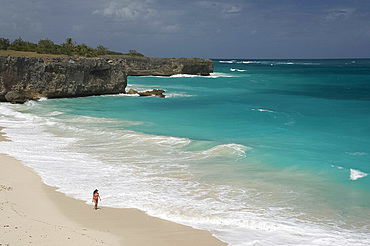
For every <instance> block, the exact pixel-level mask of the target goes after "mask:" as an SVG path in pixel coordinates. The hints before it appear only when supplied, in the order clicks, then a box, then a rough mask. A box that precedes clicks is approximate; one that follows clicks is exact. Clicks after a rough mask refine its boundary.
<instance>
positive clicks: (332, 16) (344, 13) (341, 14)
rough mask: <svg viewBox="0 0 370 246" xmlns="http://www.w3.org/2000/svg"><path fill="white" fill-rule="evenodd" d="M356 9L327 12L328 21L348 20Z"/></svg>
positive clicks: (337, 9) (339, 9) (338, 9)
mask: <svg viewBox="0 0 370 246" xmlns="http://www.w3.org/2000/svg"><path fill="white" fill-rule="evenodd" d="M355 11H356V9H354V8H336V9H329V10H328V11H327V15H326V19H327V20H332V21H333V20H338V19H347V18H349V17H350V16H351V15H352V14H353V13H354V12H355Z"/></svg>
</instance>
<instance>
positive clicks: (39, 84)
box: [0, 55, 213, 103]
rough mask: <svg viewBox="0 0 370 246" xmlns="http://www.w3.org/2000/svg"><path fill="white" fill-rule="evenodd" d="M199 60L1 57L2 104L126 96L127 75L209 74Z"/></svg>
mask: <svg viewBox="0 0 370 246" xmlns="http://www.w3.org/2000/svg"><path fill="white" fill-rule="evenodd" d="M212 72H213V62H212V61H211V60H208V59H197V58H149V57H129V56H112V57H98V58H81V57H58V58H52V57H15V56H9V55H3V56H0V101H3V102H4V101H5V102H6V101H8V102H17V103H22V102H25V101H26V100H29V99H38V98H41V97H48V98H60V97H81V96H91V95H104V94H118V93H125V89H126V85H127V76H149V75H153V76H171V75H175V74H195V75H196V74H198V75H209V74H210V73H212Z"/></svg>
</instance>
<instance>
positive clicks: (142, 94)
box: [138, 89, 166, 98]
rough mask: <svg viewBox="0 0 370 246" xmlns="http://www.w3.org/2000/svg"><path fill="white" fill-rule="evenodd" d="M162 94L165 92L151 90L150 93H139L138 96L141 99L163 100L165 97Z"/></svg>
mask: <svg viewBox="0 0 370 246" xmlns="http://www.w3.org/2000/svg"><path fill="white" fill-rule="evenodd" d="M164 92H165V91H164V90H157V89H154V90H151V91H145V92H139V93H138V94H139V95H140V96H141V97H148V96H157V97H162V98H164V97H166V96H165V95H163V93H164Z"/></svg>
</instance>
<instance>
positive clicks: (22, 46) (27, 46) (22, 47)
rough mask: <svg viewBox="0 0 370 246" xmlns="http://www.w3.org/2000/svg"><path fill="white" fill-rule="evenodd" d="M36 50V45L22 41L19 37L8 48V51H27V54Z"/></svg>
mask: <svg viewBox="0 0 370 246" xmlns="http://www.w3.org/2000/svg"><path fill="white" fill-rule="evenodd" d="M36 48H37V44H33V43H30V42H26V41H23V40H22V38H21V37H19V38H17V39H15V40H14V41H13V42H12V43H11V45H10V46H9V47H8V49H9V50H18V51H29V52H35V51H36Z"/></svg>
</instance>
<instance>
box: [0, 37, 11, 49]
mask: <svg viewBox="0 0 370 246" xmlns="http://www.w3.org/2000/svg"><path fill="white" fill-rule="evenodd" d="M9 46H10V41H9V39H6V38H0V50H7V49H8V47H9Z"/></svg>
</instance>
